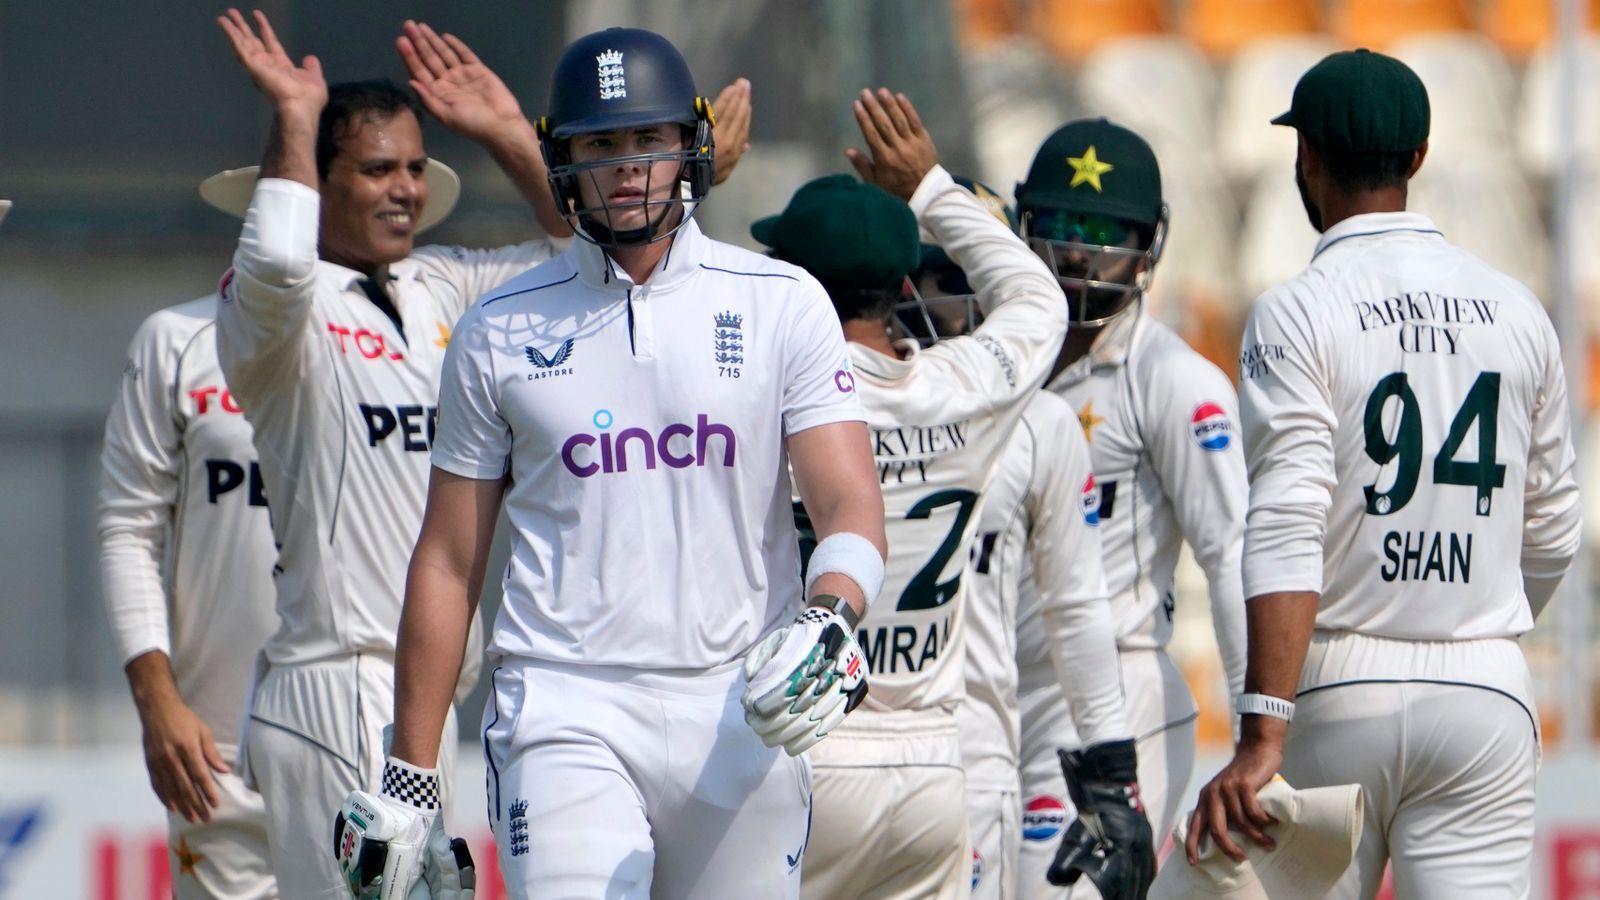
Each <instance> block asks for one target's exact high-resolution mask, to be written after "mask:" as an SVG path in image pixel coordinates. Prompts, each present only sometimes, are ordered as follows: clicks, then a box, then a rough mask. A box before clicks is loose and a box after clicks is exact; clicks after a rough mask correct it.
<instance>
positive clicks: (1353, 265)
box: [1240, 213, 1580, 900]
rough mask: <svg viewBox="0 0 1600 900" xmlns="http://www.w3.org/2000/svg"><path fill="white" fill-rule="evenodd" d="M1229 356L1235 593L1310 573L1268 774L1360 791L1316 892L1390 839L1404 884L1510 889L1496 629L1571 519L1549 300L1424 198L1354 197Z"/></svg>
mask: <svg viewBox="0 0 1600 900" xmlns="http://www.w3.org/2000/svg"><path fill="white" fill-rule="evenodd" d="M1240 376H1241V382H1240V384H1241V392H1240V400H1241V404H1242V412H1243V426H1244V440H1245V447H1246V451H1247V454H1248V458H1249V462H1250V475H1251V493H1250V513H1249V525H1248V529H1247V532H1246V538H1245V555H1244V587H1245V593H1246V595H1247V596H1249V597H1252V598H1253V597H1257V596H1260V595H1263V594H1270V593H1275V592H1280V591H1314V592H1318V593H1320V595H1321V597H1320V602H1319V604H1318V610H1317V619H1316V627H1317V631H1316V636H1315V638H1314V640H1313V642H1312V646H1311V649H1310V653H1309V654H1308V657H1307V660H1306V665H1305V668H1304V669H1303V670H1302V673H1301V678H1300V687H1299V691H1300V695H1299V697H1298V698H1297V705H1298V709H1297V710H1296V716H1295V720H1294V723H1293V724H1292V725H1291V726H1290V728H1289V736H1288V739H1287V741H1286V744H1285V760H1284V775H1285V777H1287V778H1288V779H1290V781H1291V783H1293V784H1295V785H1296V786H1303V787H1315V786H1318V785H1321V784H1327V783H1331V782H1330V781H1329V780H1328V779H1329V778H1340V779H1344V780H1346V781H1352V780H1355V781H1360V782H1361V783H1362V784H1363V786H1364V787H1365V789H1366V790H1367V792H1368V794H1367V797H1368V802H1367V824H1366V828H1365V829H1364V832H1363V835H1362V844H1361V848H1360V850H1359V851H1358V855H1357V865H1356V866H1354V867H1352V869H1351V871H1350V872H1349V873H1347V876H1346V879H1345V880H1344V881H1342V882H1341V883H1340V886H1339V889H1338V890H1336V891H1335V893H1334V894H1332V895H1330V896H1337V897H1355V896H1371V895H1372V893H1373V892H1375V891H1376V890H1377V884H1378V880H1379V879H1380V878H1381V876H1382V870H1383V864H1384V861H1385V859H1386V858H1389V859H1391V860H1392V862H1393V868H1394V876H1395V889H1396V892H1397V893H1398V894H1402V895H1405V896H1415V897H1424V898H1434V897H1441V898H1442V897H1449V898H1452V900H1459V898H1464V897H1472V898H1477V897H1518V896H1520V897H1526V896H1527V895H1528V890H1529V886H1528V879H1529V859H1530V857H1531V853H1532V844H1531V841H1532V830H1533V777H1534V770H1535V766H1536V756H1537V752H1538V749H1537V747H1538V745H1537V734H1536V728H1537V719H1536V716H1535V715H1534V712H1533V710H1534V705H1533V696H1532V689H1531V684H1530V678H1529V674H1528V669H1527V664H1526V661H1525V660H1524V659H1523V656H1522V653H1521V649H1520V647H1519V646H1518V644H1517V642H1516V638H1517V636H1518V635H1520V634H1522V633H1523V632H1525V631H1527V630H1528V629H1530V628H1531V627H1532V626H1533V616H1534V613H1535V612H1536V611H1537V609H1538V607H1539V606H1542V604H1543V602H1544V600H1547V599H1548V596H1549V592H1550V591H1552V590H1553V589H1554V586H1555V584H1556V582H1557V581H1558V580H1559V578H1560V577H1561V575H1562V573H1563V572H1565V570H1566V567H1567V566H1568V564H1569V563H1570V562H1571V559H1572V556H1573V554H1574V553H1575V551H1576V548H1577V543H1578V540H1579V535H1580V521H1579V516H1580V512H1579V505H1578V502H1579V501H1578V487H1577V483H1576V481H1575V480H1574V477H1573V471H1572V470H1573V464H1574V454H1573V450H1572V442H1571V437H1570V432H1571V429H1570V424H1569V421H1568V410H1567V394H1566V382H1565V376H1564V374H1563V372H1562V367H1561V354H1560V349H1559V347H1558V343H1557V339H1556V334H1555V330H1554V328H1552V326H1551V324H1550V320H1549V318H1548V316H1547V315H1546V314H1545V312H1544V310H1543V309H1542V308H1541V307H1540V305H1539V302H1538V300H1537V298H1535V297H1534V296H1533V294H1532V293H1531V292H1529V291H1528V290H1527V289H1526V288H1525V287H1523V286H1522V285H1521V284H1518V283H1517V282H1516V281H1515V280H1513V279H1512V278H1510V277H1508V276H1506V275H1504V274H1501V273H1500V272H1497V271H1495V270H1494V269H1492V268H1490V267H1489V266H1487V265H1485V264H1484V263H1483V262H1481V261H1480V260H1478V259H1476V258H1475V257H1473V256H1471V255H1470V254H1468V253H1466V252H1464V251H1462V250H1460V249H1458V248H1456V247H1453V246H1451V245H1450V244H1449V243H1447V242H1446V241H1445V240H1444V238H1443V236H1442V235H1440V234H1439V232H1438V231H1437V229H1435V228H1434V226H1433V224H1432V223H1431V222H1430V221H1429V220H1428V219H1427V218H1425V217H1423V216H1420V215H1415V214H1410V213H1382V214H1368V215H1360V216H1354V217H1351V218H1349V219H1345V220H1344V221H1342V222H1339V223H1338V224H1337V225H1335V226H1333V227H1332V228H1330V229H1328V231H1327V232H1326V233H1325V234H1324V235H1323V237H1322V239H1321V241H1319V242H1318V244H1317V251H1316V254H1315V255H1314V256H1313V258H1312V261H1311V264H1310V266H1309V267H1308V268H1307V269H1306V270H1305V271H1304V272H1302V273H1301V274H1299V275H1297V276H1295V277H1294V278H1292V279H1290V280H1289V281H1287V282H1285V283H1283V284H1282V285H1279V286H1278V287H1276V288H1273V289H1272V290H1270V291H1268V292H1267V293H1266V294H1264V295H1263V296H1262V297H1261V299H1260V300H1259V301H1257V303H1256V305H1255V307H1254V309H1253V311H1252V313H1251V317H1250V322H1249V325H1248V326H1247V328H1246V330H1245V337H1244V352H1243V355H1242V356H1241V357H1240ZM1519 557H1520V565H1512V564H1511V563H1512V561H1513V560H1516V559H1518V558H1519ZM1525 582H1526V583H1527V585H1528V587H1527V589H1526V590H1525V587H1524V584H1525ZM1530 594H1531V595H1532V603H1533V605H1532V607H1531V608H1530Z"/></svg>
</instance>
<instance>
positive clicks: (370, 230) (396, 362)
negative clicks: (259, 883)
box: [217, 10, 552, 898]
mask: <svg viewBox="0 0 1600 900" xmlns="http://www.w3.org/2000/svg"><path fill="white" fill-rule="evenodd" d="M220 23H221V25H222V28H223V30H224V32H225V33H226V34H227V36H228V39H229V41H230V42H231V44H232V45H233V49H234V52H235V53H236V54H237V56H238V58H239V61H240V64H241V65H242V66H243V67H244V68H245V70H246V71H247V72H249V73H250V76H251V78H252V79H253V80H254V81H255V83H256V85H257V87H258V88H260V89H261V91H262V93H264V94H265V95H266V96H267V97H268V99H269V100H270V101H271V102H272V105H273V112H274V119H273V129H272V137H271V141H270V144H269V146H268V148H267V153H266V157H265V160H264V162H263V164H262V166H261V169H260V176H261V178H260V181H259V182H257V183H256V184H255V186H254V189H253V193H252V194H251V195H250V201H249V208H248V211H247V212H246V214H245V223H244V230H243V232H242V234H241V235H240V239H239V248H238V251H237V253H236V254H235V256H234V267H233V269H232V270H231V271H230V272H229V274H228V275H227V276H226V277H225V278H224V282H223V286H222V291H221V295H222V296H221V304H220V306H219V307H218V310H217V346H218V355H219V358H220V361H221V365H222V371H223V373H224V375H225V376H226V378H227V382H228V385H229V386H230V388H231V389H232V391H233V396H234V397H235V398H236V400H237V402H238V404H239V406H240V407H241V408H243V410H244V412H245V415H246V417H247V418H248V419H249V421H250V424H251V425H252V426H253V427H254V430H255V445H256V448H257V451H258V453H259V455H260V467H261V475H262V481H263V483H264V484H265V487H266V493H267V496H269V497H273V498H278V499H276V500H275V501H274V506H273V515H272V526H273V533H274V535H275V537H276V539H277V542H278V545H279V555H278V568H277V570H276V573H275V574H276V578H277V609H278V613H279V616H280V617H281V620H282V621H281V624H280V626H279V628H278V630H277V632H276V633H274V634H273V635H272V637H271V638H270V639H269V640H268V641H267V644H266V648H265V651H264V660H263V665H262V666H261V668H264V669H265V670H266V671H265V672H264V674H263V675H262V676H261V677H260V678H259V682H258V684H257V686H256V689H255V691H254V694H253V697H252V699H251V701H250V702H251V706H250V723H249V728H248V730H247V732H246V738H245V743H246V746H245V749H244V758H243V760H242V762H243V764H244V766H245V767H246V771H247V773H248V775H249V776H250V777H251V778H253V780H254V783H255V784H257V785H258V786H259V788H260V790H261V793H262V795H263V797H264V798H265V801H266V808H267V817H268V822H269V826H270V827H269V831H270V838H271V851H272V859H273V869H274V870H275V871H276V872H277V875H278V881H279V886H280V888H281V890H282V891H283V893H284V895H285V896H288V897H295V898H302V897H304V898H333V897H340V896H344V895H345V894H346V893H347V888H346V887H344V885H343V884H342V881H343V876H342V875H341V873H340V871H339V869H338V867H337V865H336V864H335V861H334V859H333V857H332V856H331V855H330V853H329V848H328V837H327V834H328V822H329V821H330V820H332V818H333V817H334V814H335V813H336V812H337V810H338V803H339V799H340V798H341V797H343V796H344V795H345V794H346V793H348V792H349V791H351V790H353V789H356V788H362V787H372V788H376V787H377V786H378V779H379V775H380V773H381V771H382V764H383V758H384V756H383V741H382V729H383V727H384V726H385V725H387V724H388V723H389V722H390V719H391V709H392V705H393V701H392V697H393V657H394V647H395V633H396V630H397V628H398V626H399V620H400V598H401V595H402V590H403V578H404V575H403V573H404V572H405V568H406V561H407V558H408V556H409V554H410V551H411V548H412V546H413V544H414V542H415V540H416V536H417V533H418V531H419V530H420V527H421V522H422V507H423V497H424V484H425V483H426V473H427V451H428V448H429V445H430V444H431V442H432V437H433V432H434V428H435V425H434V409H435V403H436V397H437V393H438V384H439V367H440V365H441V363H442V361H443V357H444V348H445V346H446V344H448V343H449V341H450V337H451V329H452V327H453V325H454V323H455V320H456V318H457V317H458V316H459V315H460V314H461V312H462V311H463V310H465V309H466V307H467V305H468V304H469V303H471V302H472V301H473V300H474V299H476V298H477V297H479V296H481V295H482V294H483V293H485V292H487V291H488V290H489V289H490V288H492V287H494V286H495V285H496V284H498V283H500V282H502V281H504V280H505V279H507V278H509V277H511V276H512V275H514V274H516V273H517V272H520V271H523V270H524V269H526V268H527V267H528V266H529V265H531V264H532V263H534V262H536V261H538V260H541V259H544V258H546V257H548V256H549V255H550V253H551V252H552V251H551V248H550V247H549V245H548V244H547V243H545V242H537V243H530V244H524V245H519V246H516V247H509V248H503V249H500V250H494V251H473V250H465V249H461V248H454V247H452V248H442V247H431V248H423V249H421V250H416V251H415V252H413V243H414V239H415V235H416V233H417V232H418V231H419V230H420V229H422V228H425V227H427V226H428V225H431V224H433V223H435V222H437V221H438V220H439V219H440V218H442V217H443V215H444V214H445V213H447V212H448V211H449V207H450V204H451V202H452V201H453V199H454V196H455V193H456V189H457V184H456V182H455V180H454V177H453V175H452V174H450V173H449V171H448V169H446V168H445V167H443V166H442V165H439V164H437V163H435V162H433V161H431V160H429V159H428V157H427V155H426V153H425V152H424V150H423V145H422V132H421V124H420V117H421V111H420V109H419V108H418V105H417V101H416V100H415V99H414V98H412V97H411V96H409V95H408V94H406V93H405V92H403V91H401V90H400V89H398V88H396V87H394V86H393V85H390V84H388V83H386V82H360V83H355V84H342V85H334V86H333V87H332V88H329V87H328V86H327V85H326V84H325V83H324V81H323V79H322V73H321V68H320V65H319V64H318V63H317V61H316V59H315V58H314V57H307V58H306V59H305V60H304V62H303V63H302V64H300V65H296V64H295V63H294V62H292V61H291V60H290V59H289V57H288V54H287V53H286V52H285V51H284V49H283V47H282V45H281V44H279V42H278V40H277V38H276V37H275V36H274V34H273V32H272V28H271V26H270V25H269V24H268V22H267V20H266V17H265V16H263V15H261V14H260V13H257V14H256V21H255V28H252V27H251V25H250V24H249V23H248V22H246V20H245V19H244V17H243V16H242V15H240V14H239V13H238V12H237V11H236V10H230V11H229V13H228V15H227V16H226V17H223V18H222V19H220ZM400 47H401V51H402V56H403V57H405V59H406V61H407V62H408V64H409V65H410V67H411V69H412V73H413V76H414V79H415V81H416V83H417V84H418V85H419V86H420V87H421V90H422V97H423V98H424V99H423V102H424V103H425V104H426V105H427V107H428V109H429V111H430V112H432V113H433V115H434V116H435V117H436V118H438V119H439V120H440V121H442V122H444V123H445V124H446V125H447V126H449V127H451V128H452V129H454V130H456V131H459V132H461V133H463V134H464V135H466V136H468V137H471V138H474V139H476V140H478V141H479V142H480V143H481V144H483V145H484V146H485V147H486V148H487V149H489V150H490V152H491V153H492V154H493V155H494V156H495V158H496V159H497V160H498V161H499V162H500V163H501V165H502V167H503V168H505V170H506V171H507V174H508V175H509V176H510V177H511V179H512V180H513V181H514V182H515V183H517V184H518V185H519V186H521V187H522V188H523V190H524V191H525V192H526V193H528V194H529V196H530V197H537V196H538V191H543V190H544V188H543V187H542V185H543V182H544V168H543V165H542V163H541V162H540V160H539V154H538V147H537V143H536V140H535V138H534V136H533V128H532V126H531V125H530V124H529V123H528V122H527V120H526V119H525V118H523V116H522V113H521V111H520V109H519V108H518V107H517V104H516V101H515V99H514V98H513V97H512V96H511V94H510V92H509V91H507V90H506V88H505V86H504V85H503V84H502V83H501V82H500V81H499V79H498V78H496V77H495V76H494V75H493V73H492V72H490V71H489V70H488V69H487V68H486V67H484V66H483V65H482V64H481V63H479V62H478V61H477V60H476V58H475V57H472V56H471V53H470V51H468V50H466V48H465V47H464V45H460V43H459V42H449V41H446V40H444V39H442V38H440V37H439V36H438V35H435V34H434V33H433V32H432V31H431V30H428V29H426V28H425V27H422V26H417V25H415V24H412V23H408V24H407V28H406V34H405V36H404V37H403V38H402V39H401V42H400ZM445 55H447V56H448V58H449V59H450V60H451V61H452V63H453V65H450V66H446V65H443V64H441V63H439V62H438V60H439V59H440V57H441V56H445ZM430 61H432V62H430ZM254 174H255V173H253V172H249V173H246V175H247V177H253V176H254ZM430 200H431V201H432V202H430ZM535 207H536V209H537V208H538V204H537V203H536V204H535ZM463 635H465V632H463ZM464 640H465V637H463V641H464ZM463 646H464V644H463ZM457 649H458V650H459V649H460V648H457ZM455 674H456V673H455V671H454V670H452V673H451V675H452V680H451V684H452V689H453V688H454V686H455V677H454V676H455ZM440 731H441V733H442V731H443V723H441V729H440ZM454 745H455V742H454V741H451V742H449V744H448V746H447V747H446V752H447V753H448V752H450V751H451V750H453V748H454Z"/></svg>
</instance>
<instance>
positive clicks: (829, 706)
mask: <svg viewBox="0 0 1600 900" xmlns="http://www.w3.org/2000/svg"><path fill="white" fill-rule="evenodd" d="M744 677H745V688H744V696H743V698H742V700H743V702H744V720H745V721H746V722H748V723H750V727H751V728H753V729H754V730H755V733H756V734H758V735H760V736H761V740H762V742H763V743H765V744H766V745H767V746H768V747H778V746H782V747H783V749H784V750H786V751H788V753H789V755H790V756H799V755H800V754H801V753H803V752H805V751H806V749H807V748H809V747H811V746H812V745H813V744H815V743H816V742H817V741H820V740H822V738H823V737H824V736H826V735H827V733H828V732H830V731H832V730H833V729H834V727H835V726H837V725H838V724H839V723H840V722H842V721H844V717H845V715H846V714H847V713H849V712H850V711H851V710H853V709H855V708H856V707H857V706H859V705H861V701H862V700H863V699H865V698H866V696H867V661H866V660H865V659H864V658H862V655H861V648H860V647H859V646H858V645H857V644H856V639H855V637H854V636H853V635H851V633H850V628H849V626H848V625H846V624H845V622H844V619H842V618H840V616H839V614H838V613H836V612H833V611H832V610H827V609H822V608H821V607H815V606H813V607H807V608H806V610H805V611H804V612H802V613H801V614H800V615H799V617H797V618H796V619H795V620H794V621H793V622H791V623H789V624H788V625H785V626H784V627H782V628H780V629H778V630H777V631H774V632H773V633H771V634H769V635H767V636H766V638H765V639H764V640H762V641H761V643H759V644H757V645H756V646H755V647H754V648H753V649H752V650H751V651H750V653H749V654H748V655H746V656H745V658H744Z"/></svg>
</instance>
